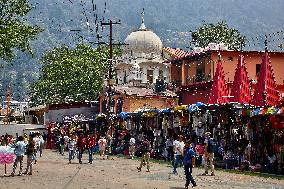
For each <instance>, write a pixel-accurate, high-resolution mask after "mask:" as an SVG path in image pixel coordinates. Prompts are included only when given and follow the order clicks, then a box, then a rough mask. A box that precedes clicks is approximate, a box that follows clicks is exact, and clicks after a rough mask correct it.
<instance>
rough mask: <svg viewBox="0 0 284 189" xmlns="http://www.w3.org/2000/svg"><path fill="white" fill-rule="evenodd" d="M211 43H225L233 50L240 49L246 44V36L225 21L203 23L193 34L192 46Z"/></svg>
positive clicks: (205, 45)
mask: <svg viewBox="0 0 284 189" xmlns="http://www.w3.org/2000/svg"><path fill="white" fill-rule="evenodd" d="M209 43H225V44H226V45H227V46H228V48H229V49H231V50H239V49H240V48H241V46H245V43H246V37H245V36H243V35H241V33H240V32H239V31H238V30H237V29H235V28H230V27H229V26H228V24H227V23H226V22H224V21H222V22H218V23H216V24H212V23H211V24H208V23H203V25H202V26H201V27H199V28H197V30H196V31H194V32H192V34H191V41H190V44H191V46H192V45H193V46H194V47H202V48H205V47H207V46H208V44H209Z"/></svg>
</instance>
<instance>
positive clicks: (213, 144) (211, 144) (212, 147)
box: [207, 138, 217, 153]
mask: <svg viewBox="0 0 284 189" xmlns="http://www.w3.org/2000/svg"><path fill="white" fill-rule="evenodd" d="M207 152H208V153H216V152H217V144H216V142H215V141H214V140H213V139H212V138H210V139H209V140H208V147H207Z"/></svg>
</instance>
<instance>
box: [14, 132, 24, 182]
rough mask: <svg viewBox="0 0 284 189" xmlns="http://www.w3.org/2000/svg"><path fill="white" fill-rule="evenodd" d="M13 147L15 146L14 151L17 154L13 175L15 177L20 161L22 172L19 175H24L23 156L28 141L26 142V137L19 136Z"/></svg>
mask: <svg viewBox="0 0 284 189" xmlns="http://www.w3.org/2000/svg"><path fill="white" fill-rule="evenodd" d="M12 147H13V148H15V151H14V153H15V155H16V159H15V162H14V165H13V172H12V173H11V176H12V177H13V176H14V175H15V171H16V168H17V165H18V163H20V172H19V176H20V175H22V169H23V158H24V155H25V152H26V143H25V142H24V137H22V136H19V138H18V142H16V144H15V145H13V146H12Z"/></svg>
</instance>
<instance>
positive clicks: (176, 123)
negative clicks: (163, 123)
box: [173, 116, 180, 128]
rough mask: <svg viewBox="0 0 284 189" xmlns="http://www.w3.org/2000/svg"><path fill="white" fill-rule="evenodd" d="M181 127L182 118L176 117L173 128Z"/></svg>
mask: <svg viewBox="0 0 284 189" xmlns="http://www.w3.org/2000/svg"><path fill="white" fill-rule="evenodd" d="M179 126H180V118H179V116H176V117H175V118H174V120H173V127H174V128H176V127H179Z"/></svg>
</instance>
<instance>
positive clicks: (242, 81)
mask: <svg viewBox="0 0 284 189" xmlns="http://www.w3.org/2000/svg"><path fill="white" fill-rule="evenodd" d="M245 65H246V63H245V57H244V55H243V54H241V55H240V56H239V61H238V64H237V68H236V72H235V77H234V82H233V87H232V91H231V98H230V101H231V102H239V103H243V104H249V103H250V101H251V91H250V81H249V77H248V72H247V68H246V66H245Z"/></svg>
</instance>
